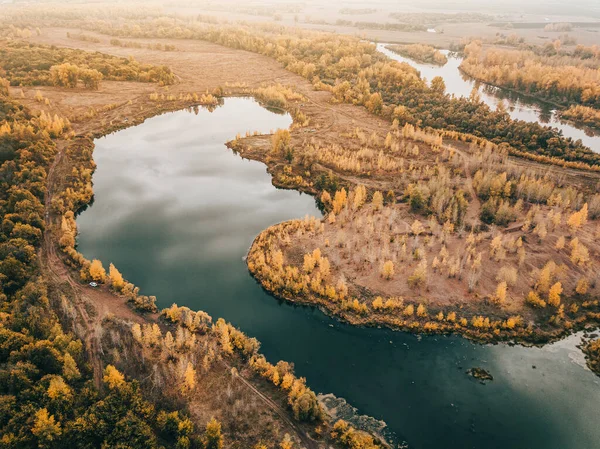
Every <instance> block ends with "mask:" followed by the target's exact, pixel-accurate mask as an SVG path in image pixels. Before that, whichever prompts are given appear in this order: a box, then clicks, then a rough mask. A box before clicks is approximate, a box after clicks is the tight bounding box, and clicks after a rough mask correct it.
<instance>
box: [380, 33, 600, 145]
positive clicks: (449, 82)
mask: <svg viewBox="0 0 600 449" xmlns="http://www.w3.org/2000/svg"><path fill="white" fill-rule="evenodd" d="M386 45H387V44H377V49H378V50H379V51H380V52H381V53H383V54H385V55H386V56H388V57H389V58H391V59H394V60H396V61H400V62H405V63H407V64H410V65H411V66H413V67H414V68H416V69H417V70H418V71H419V72H420V73H421V76H422V77H424V78H426V79H427V80H428V81H431V80H432V79H433V78H434V77H436V76H441V77H442V78H443V79H444V82H445V83H446V92H447V93H449V94H451V95H455V96H456V97H468V96H469V95H470V94H471V91H472V90H473V88H476V89H477V90H478V92H479V95H480V98H481V101H483V102H484V103H485V104H487V105H488V106H490V107H492V108H496V107H497V106H498V102H499V101H504V102H505V105H506V106H507V112H508V113H509V114H510V116H511V117H512V118H513V119H518V120H524V121H526V122H540V123H542V124H544V125H548V126H552V127H554V128H558V129H559V130H561V131H562V133H563V135H564V136H565V137H571V138H572V139H574V140H578V139H581V142H582V143H583V144H584V145H586V146H588V147H590V148H591V149H592V150H593V151H595V152H597V153H599V152H600V131H599V130H594V129H592V128H589V127H584V126H581V127H580V126H576V125H574V124H572V123H568V122H565V121H563V120H561V119H560V118H559V117H558V115H557V114H556V110H555V107H554V106H552V105H551V104H548V103H544V102H541V101H538V100H535V99H534V98H532V97H529V96H526V95H522V94H519V93H516V92H514V91H511V90H508V89H500V88H497V87H494V86H490V85H487V84H485V83H480V82H477V81H475V80H473V79H472V78H470V77H469V76H467V75H465V74H464V73H462V72H461V71H460V70H459V68H458V67H459V66H460V63H461V61H462V58H460V57H459V56H457V55H456V54H455V53H451V52H449V51H447V50H444V51H442V53H444V54H445V55H446V56H447V57H448V62H447V63H446V64H445V65H444V66H442V67H440V66H436V65H430V64H421V63H418V62H415V61H413V60H412V59H409V58H405V57H403V56H400V55H398V54H397V53H394V52H392V51H390V50H388V49H386V48H385V46H386Z"/></svg>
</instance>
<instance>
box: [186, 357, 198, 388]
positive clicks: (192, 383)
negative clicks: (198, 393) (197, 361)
mask: <svg viewBox="0 0 600 449" xmlns="http://www.w3.org/2000/svg"><path fill="white" fill-rule="evenodd" d="M195 388H196V370H195V369H194V367H193V366H192V364H191V363H190V362H188V364H187V368H186V369H185V373H184V374H183V391H184V392H192V391H194V389H195Z"/></svg>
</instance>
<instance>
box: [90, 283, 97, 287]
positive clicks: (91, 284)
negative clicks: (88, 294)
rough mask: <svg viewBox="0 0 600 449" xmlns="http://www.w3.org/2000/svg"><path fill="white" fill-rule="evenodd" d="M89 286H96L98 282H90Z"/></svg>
mask: <svg viewBox="0 0 600 449" xmlns="http://www.w3.org/2000/svg"><path fill="white" fill-rule="evenodd" d="M90 287H98V284H97V283H96V282H90Z"/></svg>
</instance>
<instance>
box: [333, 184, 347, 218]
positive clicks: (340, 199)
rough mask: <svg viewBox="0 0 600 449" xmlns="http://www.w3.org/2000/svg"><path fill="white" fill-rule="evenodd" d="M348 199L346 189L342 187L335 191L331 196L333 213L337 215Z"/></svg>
mask: <svg viewBox="0 0 600 449" xmlns="http://www.w3.org/2000/svg"><path fill="white" fill-rule="evenodd" d="M347 201H348V194H347V193H346V189H344V188H342V189H341V190H338V191H337V192H335V195H334V197H333V213H334V214H336V215H339V214H340V212H341V211H342V209H343V208H344V207H345V206H346V203H347Z"/></svg>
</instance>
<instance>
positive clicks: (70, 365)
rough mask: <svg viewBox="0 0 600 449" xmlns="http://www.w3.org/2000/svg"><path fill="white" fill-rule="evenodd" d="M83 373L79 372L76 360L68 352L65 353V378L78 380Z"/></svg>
mask: <svg viewBox="0 0 600 449" xmlns="http://www.w3.org/2000/svg"><path fill="white" fill-rule="evenodd" d="M80 375H81V373H80V372H79V368H77V363H75V359H73V356H71V354H69V353H68V352H67V353H65V356H64V360H63V376H65V379H67V380H74V379H78V378H79V376H80Z"/></svg>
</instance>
